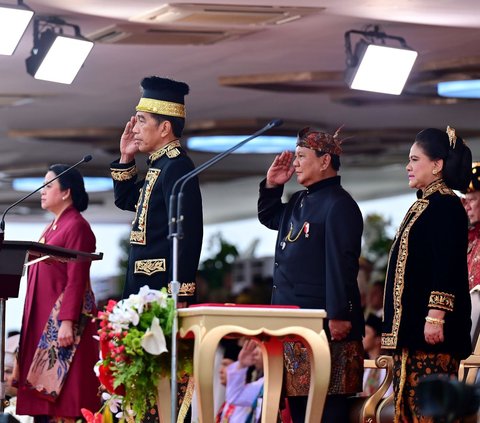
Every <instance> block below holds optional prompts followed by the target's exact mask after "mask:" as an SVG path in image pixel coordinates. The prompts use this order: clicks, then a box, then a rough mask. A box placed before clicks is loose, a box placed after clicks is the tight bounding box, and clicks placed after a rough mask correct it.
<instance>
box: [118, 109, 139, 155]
mask: <svg viewBox="0 0 480 423" xmlns="http://www.w3.org/2000/svg"><path fill="white" fill-rule="evenodd" d="M136 122H137V119H136V118H135V116H132V117H131V118H130V120H129V121H128V122H127V124H126V125H125V129H124V131H123V134H122V136H121V138H120V154H121V157H120V163H128V162H131V161H132V160H133V158H134V157H135V154H137V153H138V146H137V145H136V144H135V134H134V133H133V127H134V126H135V124H136Z"/></svg>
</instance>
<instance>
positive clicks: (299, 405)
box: [288, 395, 348, 423]
mask: <svg viewBox="0 0 480 423" xmlns="http://www.w3.org/2000/svg"><path fill="white" fill-rule="evenodd" d="M307 400H308V397H306V396H305V397H303V396H302V397H288V404H289V406H290V414H291V416H292V421H293V423H305V413H306V411H307ZM322 423H348V402H347V395H327V399H326V400H325V407H324V408H323V416H322Z"/></svg>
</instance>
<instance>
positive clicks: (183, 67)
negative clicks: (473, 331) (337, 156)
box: [0, 0, 480, 223]
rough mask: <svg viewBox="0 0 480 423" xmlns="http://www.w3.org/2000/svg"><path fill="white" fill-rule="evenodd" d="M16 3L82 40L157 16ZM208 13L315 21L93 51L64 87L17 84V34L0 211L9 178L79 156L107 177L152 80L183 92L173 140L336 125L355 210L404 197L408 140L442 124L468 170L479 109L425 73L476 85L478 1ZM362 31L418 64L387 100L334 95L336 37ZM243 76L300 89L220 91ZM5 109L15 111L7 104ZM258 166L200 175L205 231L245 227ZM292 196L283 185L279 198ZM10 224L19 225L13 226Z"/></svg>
mask: <svg viewBox="0 0 480 423" xmlns="http://www.w3.org/2000/svg"><path fill="white" fill-rule="evenodd" d="M7 1H10V0H7ZM25 1H26V3H27V4H28V5H29V6H30V7H31V8H32V9H33V10H35V11H36V13H37V14H38V15H42V16H59V17H61V18H63V19H65V20H66V21H68V22H69V23H72V24H75V25H79V26H80V28H81V30H82V34H83V35H85V36H87V37H88V36H92V35H93V34H95V33H98V32H99V31H101V30H103V29H105V28H107V27H110V26H115V25H116V26H122V25H124V26H125V25H128V24H129V22H128V20H129V19H130V18H131V17H132V16H136V15H140V14H143V13H147V12H149V11H151V10H152V9H156V8H158V7H160V6H161V5H163V4H164V3H166V2H161V1H153V0H136V1H132V0H115V1H114V0H68V1H65V0H25ZM11 3H12V4H13V3H14V2H13V1H11ZM169 3H170V4H179V3H182V2H178V1H170V2H169ZM209 3H215V4H232V5H234V4H242V5H252V6H255V5H264V6H269V5H270V6H285V7H286V6H292V7H293V6H295V7H314V8H324V10H322V11H319V12H318V13H316V14H313V15H311V16H308V17H304V18H302V19H299V20H296V21H293V22H290V23H285V24H283V25H263V26H258V27H242V25H234V26H233V27H235V28H236V29H237V30H239V29H240V30H245V29H252V30H253V32H252V33H251V34H249V35H244V36H239V37H238V38H236V39H230V40H226V41H223V42H219V43H215V44H210V45H161V44H157V45H129V44H121V43H117V44H108V43H96V45H95V47H94V49H93V51H92V53H91V55H90V56H89V57H88V59H87V61H86V63H85V65H84V67H83V69H82V70H81V72H80V73H79V74H78V76H77V78H76V80H75V81H74V83H73V84H72V85H62V84H54V83H49V82H43V81H37V80H35V79H33V78H32V77H31V76H30V75H28V74H27V73H26V70H25V59H26V58H27V57H28V56H29V53H30V49H31V48H32V44H33V35H32V25H30V27H29V29H28V31H27V33H26V34H25V35H24V37H23V39H22V41H21V44H20V46H19V47H18V48H17V51H16V52H15V54H14V55H13V56H0V75H1V79H0V186H1V190H0V208H2V209H5V207H6V206H7V205H8V204H10V203H12V202H13V201H15V200H16V199H18V198H19V197H20V195H21V194H19V193H15V192H12V190H11V189H10V180H11V178H12V177H13V176H18V175H28V176H32V175H42V176H43V174H44V171H45V169H46V166H47V165H48V164H50V163H54V162H66V163H75V162H77V161H78V160H80V159H81V158H82V157H83V156H84V155H85V154H92V155H93V156H94V159H93V160H92V161H91V162H90V163H89V164H88V165H85V166H84V167H83V171H84V173H85V174H92V175H105V176H107V175H108V169H109V163H110V161H112V160H113V159H115V158H116V150H117V143H118V137H119V135H120V134H121V132H122V128H123V125H124V122H125V121H126V120H127V119H128V118H129V117H130V115H131V114H132V113H133V111H134V106H135V105H136V102H137V101H138V97H139V88H138V86H139V81H140V80H141V79H142V77H144V76H147V75H153V74H156V75H160V76H169V77H172V78H174V79H178V80H183V81H186V82H188V83H189V85H190V88H191V93H190V95H189V96H188V97H187V98H186V102H187V114H188V117H187V133H198V132H208V130H210V131H214V132H216V133H222V132H227V133H228V132H231V131H232V130H233V129H239V128H242V133H244V134H248V133H251V132H254V131H255V130H256V129H258V128H260V127H262V126H263V125H264V124H265V123H266V122H268V121H269V120H270V119H273V118H281V119H284V120H285V122H286V124H285V125H284V129H283V132H284V133H287V134H295V132H296V130H297V129H299V128H300V127H301V126H303V125H306V124H313V125H316V126H319V127H321V128H324V129H325V130H328V131H333V130H335V129H336V128H337V127H339V126H340V125H342V124H344V125H345V129H344V133H345V134H346V135H348V136H349V137H350V136H351V138H349V139H348V140H347V141H345V144H344V145H345V150H346V153H345V156H344V158H343V164H344V165H343V168H342V172H341V173H342V175H343V183H344V185H345V186H346V187H347V189H349V190H350V191H351V192H352V194H353V195H354V196H355V197H356V198H357V199H359V200H361V199H367V198H375V197H380V196H385V195H393V194H398V193H404V192H406V191H407V188H406V185H407V181H406V178H405V173H404V171H403V164H404V163H405V161H406V159H407V154H408V147H409V144H410V142H411V140H412V139H413V137H414V136H415V133H416V132H418V131H419V130H420V129H422V128H425V127H429V126H434V127H439V128H444V127H446V126H447V124H449V125H451V126H454V127H456V128H457V132H458V134H459V135H460V136H462V135H464V136H465V138H466V139H467V142H468V143H469V145H470V146H471V147H472V150H473V151H474V154H475V155H477V158H480V137H479V134H480V132H479V119H478V111H479V109H478V105H479V103H478V102H476V101H463V102H457V101H450V102H446V101H443V100H442V99H440V98H438V97H436V95H435V92H434V87H435V84H434V81H435V79H436V78H437V77H438V76H439V74H438V73H436V72H437V71H438V70H439V69H445V68H449V73H450V74H452V75H453V76H454V77H457V78H458V77H459V75H458V74H460V73H461V75H468V76H473V77H480V65H479V64H480V59H479V57H480V51H479V48H478V45H479V40H480V2H479V1H478V0H457V1H454V0H397V1H395V2H392V1H390V0H323V1H319V0H290V1H286V0H270V1H267V0H266V1H265V2H262V3H259V2H258V1H253V0H250V1H248V0H233V1H230V0H224V1H215V0H211V1H209ZM393 4H394V5H393ZM372 24H379V25H381V27H382V28H383V30H385V32H387V33H388V34H391V35H396V36H401V37H404V38H405V39H406V41H407V43H408V44H409V45H410V46H411V47H412V48H414V49H416V50H417V51H418V52H419V58H418V61H417V63H416V65H415V69H414V74H413V75H412V77H411V79H410V81H409V84H408V85H407V87H406V92H405V93H404V94H403V95H402V96H400V97H390V96H379V95H373V94H364V93H354V92H351V91H349V90H348V89H347V88H346V86H345V84H344V82H343V81H342V77H341V76H342V73H343V71H344V69H345V51H344V50H345V49H344V33H345V32H346V31H348V30H351V29H357V30H362V29H363V28H365V27H366V26H367V25H372ZM130 25H131V23H130ZM149 26H150V27H151V26H152V25H149ZM153 26H154V25H153ZM168 27H169V25H163V26H161V28H162V29H165V28H168ZM210 29H212V28H210ZM214 29H218V28H214ZM230 29H231V28H230ZM301 72H307V74H303V75H302V74H300V73H301ZM308 72H310V73H308ZM315 72H316V73H315ZM312 73H314V74H312ZM245 75H254V76H255V75H256V76H257V79H258V78H260V77H261V78H263V79H267V80H268V81H270V82H272V81H274V80H277V81H278V78H280V77H281V78H283V79H288V80H291V79H292V78H294V77H296V78H303V83H299V82H297V83H295V84H286V85H280V86H279V85H277V86H274V85H272V84H264V86H263V87H261V88H263V89H252V88H238V87H229V86H222V85H221V81H225V78H226V77H240V76H245ZM312 75H313V76H314V77H312ZM312 79H315V80H312ZM305 88H306V89H305ZM11 98H16V99H17V100H19V99H21V101H17V102H15V101H13V104H9V103H11V101H10V100H11ZM2 104H5V105H3V106H2ZM192 157H193V159H194V160H195V162H196V163H197V164H200V163H202V162H204V161H205V160H207V159H208V158H210V157H211V156H210V155H208V154H198V153H197V154H192ZM272 159H273V156H271V155H266V156H259V155H258V156H253V155H236V156H235V157H229V158H227V159H225V160H224V161H223V162H221V163H219V164H218V165H215V167H214V168H212V169H211V170H210V171H208V172H207V173H206V174H205V175H203V176H202V179H201V182H202V191H203V194H204V206H205V221H206V222H207V223H212V222H218V221H223V220H228V219H234V218H244V217H252V216H254V215H255V210H256V195H257V184H258V182H259V180H260V179H261V177H262V175H263V174H264V173H265V172H266V170H267V168H268V166H269V163H270V162H271V160H272ZM296 188H297V187H296V186H295V184H294V183H292V184H290V185H289V188H288V189H289V191H293V190H295V189H296ZM92 199H93V200H94V201H93V203H94V204H93V205H92V208H91V211H90V213H91V218H92V219H95V220H97V221H128V220H130V219H131V217H130V216H126V214H125V213H122V212H119V211H116V210H115V209H114V207H113V206H112V193H111V192H109V193H103V194H95V195H92ZM37 201H38V200H37V199H33V201H29V202H26V206H28V207H27V208H18V210H12V214H11V215H9V217H8V219H12V220H13V219H32V218H34V217H35V212H36V211H38V208H36V207H35V205H36V203H37ZM14 211H18V212H23V213H26V214H27V216H26V217H21V216H19V215H15V213H13V212H14Z"/></svg>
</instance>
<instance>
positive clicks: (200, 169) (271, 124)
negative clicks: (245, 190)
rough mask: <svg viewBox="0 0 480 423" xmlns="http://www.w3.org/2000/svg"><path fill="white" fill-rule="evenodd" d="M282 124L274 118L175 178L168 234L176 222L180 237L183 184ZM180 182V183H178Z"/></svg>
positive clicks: (281, 121) (171, 231)
mask: <svg viewBox="0 0 480 423" xmlns="http://www.w3.org/2000/svg"><path fill="white" fill-rule="evenodd" d="M282 124H283V120H282V119H274V120H272V121H270V122H269V123H267V124H266V125H265V126H264V127H263V128H262V129H259V130H258V131H257V132H255V133H254V134H252V135H250V136H249V137H248V138H246V139H244V140H243V141H240V142H239V143H238V144H236V145H234V146H233V147H231V148H229V149H228V150H226V151H224V152H222V153H220V154H217V155H216V156H214V157H212V158H211V159H210V160H207V161H206V162H205V163H203V164H202V165H200V166H198V167H196V168H195V169H193V170H192V171H190V172H188V173H186V174H185V175H183V176H182V177H181V178H179V179H177V181H176V182H175V184H174V185H173V188H172V193H171V195H170V204H169V215H170V227H169V229H170V230H169V236H170V237H171V236H172V235H173V233H174V232H175V230H174V228H175V223H176V224H177V236H179V237H180V238H181V237H182V235H183V234H182V233H181V232H182V231H181V224H182V214H181V206H182V204H181V203H182V195H183V194H182V191H183V188H184V187H185V184H186V183H187V182H188V181H189V180H190V179H192V178H193V177H195V176H197V175H198V174H199V173H201V172H203V171H204V170H205V169H208V168H209V167H210V166H213V165H214V164H215V163H217V162H219V161H220V160H222V159H223V158H225V157H226V156H228V155H229V154H231V153H233V152H234V151H235V150H237V149H239V148H240V147H242V146H243V145H244V144H246V143H247V142H249V141H251V140H253V139H254V138H257V137H258V136H260V135H262V134H263V133H265V132H267V131H268V130H270V129H272V128H275V127H277V126H280V125H282ZM180 184H181V185H180ZM179 185H180V189H179V190H178V199H177V213H176V214H177V218H176V219H175V214H174V210H175V200H176V198H175V196H176V189H177V187H178V186H179Z"/></svg>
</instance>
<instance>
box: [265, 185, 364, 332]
mask: <svg viewBox="0 0 480 423" xmlns="http://www.w3.org/2000/svg"><path fill="white" fill-rule="evenodd" d="M282 194H283V186H282V187H278V188H266V187H265V180H264V181H262V183H261V184H260V197H259V200H258V217H259V220H260V222H261V223H262V224H263V225H265V226H266V227H268V228H270V229H274V230H277V231H278V237H277V242H276V247H275V264H274V273H273V291H272V304H285V305H288V304H289V305H298V306H300V307H301V308H312V309H325V310H326V311H327V316H328V318H330V319H339V320H349V321H351V322H352V330H351V332H350V335H349V337H348V338H347V340H359V339H360V340H361V339H362V334H363V332H364V327H365V324H364V319H363V313H362V310H361V306H360V294H359V290H358V284H357V274H358V259H359V256H360V247H361V236H362V231H363V219H362V215H361V212H360V210H359V208H358V205H357V203H356V202H355V201H354V200H353V198H352V197H351V196H350V194H348V192H346V191H345V190H344V189H343V188H342V187H341V185H340V177H339V176H335V177H333V178H329V179H325V180H323V181H320V182H317V183H315V184H313V185H311V186H310V187H308V189H306V190H303V191H298V192H296V193H295V194H293V196H292V198H291V199H290V201H289V202H288V203H282V200H281V197H282ZM325 326H326V327H325V329H326V330H327V331H328V325H325Z"/></svg>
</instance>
